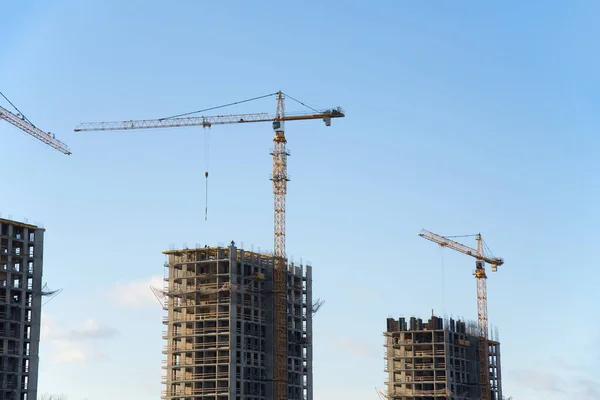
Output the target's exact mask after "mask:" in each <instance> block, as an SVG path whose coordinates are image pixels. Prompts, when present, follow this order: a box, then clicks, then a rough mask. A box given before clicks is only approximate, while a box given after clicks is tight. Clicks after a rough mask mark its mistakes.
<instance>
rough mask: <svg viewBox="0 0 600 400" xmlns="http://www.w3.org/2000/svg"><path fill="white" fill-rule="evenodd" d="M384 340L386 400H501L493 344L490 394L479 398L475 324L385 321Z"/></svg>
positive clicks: (491, 344)
mask: <svg viewBox="0 0 600 400" xmlns="http://www.w3.org/2000/svg"><path fill="white" fill-rule="evenodd" d="M384 336H385V349H386V355H385V359H386V369H385V371H386V373H387V374H388V380H387V382H386V384H387V392H388V393H387V395H388V397H389V398H390V399H396V400H413V399H419V400H440V399H448V400H479V399H482V398H489V399H492V400H501V399H502V379H501V369H500V343H499V342H498V341H496V340H487V343H488V356H489V363H488V364H489V378H490V384H489V388H490V394H489V396H483V395H482V387H483V386H482V385H481V382H480V376H481V373H480V371H479V367H480V362H479V360H480V358H479V354H478V351H479V348H480V347H479V341H480V340H481V339H480V338H479V336H478V329H477V323H476V322H468V323H467V322H464V321H460V320H458V321H455V320H454V319H447V320H443V319H442V318H438V317H436V316H432V317H431V318H430V319H429V320H428V321H427V322H423V320H422V319H420V318H414V317H411V318H410V319H408V320H406V319H405V318H400V319H398V320H394V319H393V318H388V320H387V330H386V332H384ZM495 338H496V339H497V333H496V334H495Z"/></svg>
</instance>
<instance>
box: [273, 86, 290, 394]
mask: <svg viewBox="0 0 600 400" xmlns="http://www.w3.org/2000/svg"><path fill="white" fill-rule="evenodd" d="M284 116H285V104H284V97H283V94H282V93H281V92H279V93H278V94H277V113H276V116H275V118H276V119H275V121H274V122H273V129H274V130H275V137H274V138H273V152H272V153H271V155H272V156H273V176H272V177H271V180H272V181H273V200H274V204H273V205H274V216H273V217H274V237H275V248H274V253H275V260H274V269H273V304H274V314H275V315H274V317H275V318H274V322H273V323H274V325H275V326H274V329H273V332H274V335H273V336H274V337H273V342H274V345H275V346H274V363H273V364H274V371H273V381H274V389H275V390H274V391H275V399H277V400H285V399H287V272H286V271H287V260H286V254H285V195H286V193H287V182H288V181H289V179H288V177H287V157H288V155H289V153H288V151H287V149H286V143H287V140H286V139H285V131H284V123H285V121H284Z"/></svg>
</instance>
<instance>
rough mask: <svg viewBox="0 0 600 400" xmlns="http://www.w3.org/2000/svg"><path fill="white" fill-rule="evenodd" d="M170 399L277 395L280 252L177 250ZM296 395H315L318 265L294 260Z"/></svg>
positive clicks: (291, 394)
mask: <svg viewBox="0 0 600 400" xmlns="http://www.w3.org/2000/svg"><path fill="white" fill-rule="evenodd" d="M164 253H165V254H166V255H167V262H166V263H165V267H166V272H167V274H166V278H165V283H166V284H165V290H164V293H165V294H166V296H165V304H164V308H165V310H166V311H167V317H166V318H165V319H164V321H163V323H164V324H165V326H166V327H167V330H166V331H165V332H163V334H164V336H163V338H164V339H165V340H166V341H167V345H166V347H165V348H164V351H163V353H164V354H165V355H166V360H164V366H163V368H164V369H165V371H166V375H165V377H164V382H163V383H164V384H165V385H166V390H165V391H164V392H163V394H162V398H163V399H178V400H192V399H194V400H198V399H202V400H208V399H211V400H226V399H227V400H267V399H272V398H273V383H272V382H273V380H272V379H273V301H272V291H273V256H272V255H266V254H259V253H255V252H250V251H245V250H243V249H238V248H237V247H236V246H235V245H234V244H233V242H232V244H231V245H230V246H229V247H205V248H197V249H184V250H171V251H166V252H164ZM287 296H288V317H287V319H288V321H287V322H288V349H287V359H288V387H287V391H288V397H287V398H288V399H289V400H312V268H311V267H310V266H298V265H294V264H290V265H289V266H288V280H287Z"/></svg>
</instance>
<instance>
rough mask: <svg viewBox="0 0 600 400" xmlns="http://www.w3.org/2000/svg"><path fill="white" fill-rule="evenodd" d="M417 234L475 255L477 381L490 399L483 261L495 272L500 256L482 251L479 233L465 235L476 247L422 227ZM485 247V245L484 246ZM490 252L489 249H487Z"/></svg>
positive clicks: (482, 243) (486, 398)
mask: <svg viewBox="0 0 600 400" xmlns="http://www.w3.org/2000/svg"><path fill="white" fill-rule="evenodd" d="M419 236H421V237H422V238H425V239H427V240H430V241H432V242H434V243H437V244H439V245H440V246H442V247H448V248H450V249H452V250H456V251H459V252H461V253H463V254H466V255H469V256H471V257H475V273H474V275H475V278H476V279H477V327H478V334H479V383H480V386H481V393H482V400H490V396H491V393H490V369H489V358H488V357H489V354H488V352H489V347H488V312H487V287H486V280H487V275H486V273H485V263H488V264H490V266H491V267H492V272H496V271H497V270H498V267H499V266H500V265H502V264H504V260H503V259H502V258H500V257H493V256H491V255H488V254H486V252H485V251H484V243H485V242H484V241H483V239H482V238H481V234H480V233H478V234H476V235H466V236H475V237H476V238H477V249H472V248H470V247H468V246H465V245H464V244H461V243H458V242H455V241H454V240H451V239H449V238H447V237H444V236H441V235H437V234H435V233H432V232H429V231H427V230H425V229H423V230H422V231H421V232H420V233H419ZM485 247H487V246H485ZM487 250H488V251H487V252H488V253H490V251H489V249H487Z"/></svg>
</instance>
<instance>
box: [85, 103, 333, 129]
mask: <svg viewBox="0 0 600 400" xmlns="http://www.w3.org/2000/svg"><path fill="white" fill-rule="evenodd" d="M340 117H344V113H343V111H342V110H341V109H339V108H336V109H332V110H325V111H322V112H319V113H311V114H290V115H285V116H282V117H277V116H272V115H269V114H268V113H254V114H231V115H214V116H207V117H204V116H201V117H185V118H160V119H139V120H130V121H112V122H85V123H82V124H79V125H78V126H77V127H76V128H75V132H82V131H123V130H129V129H156V128H177V127H182V126H201V127H203V128H210V127H211V126H212V125H225V124H243V123H249V122H274V121H301V120H307V119H323V120H324V121H325V123H326V124H327V126H329V123H330V121H331V118H340Z"/></svg>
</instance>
